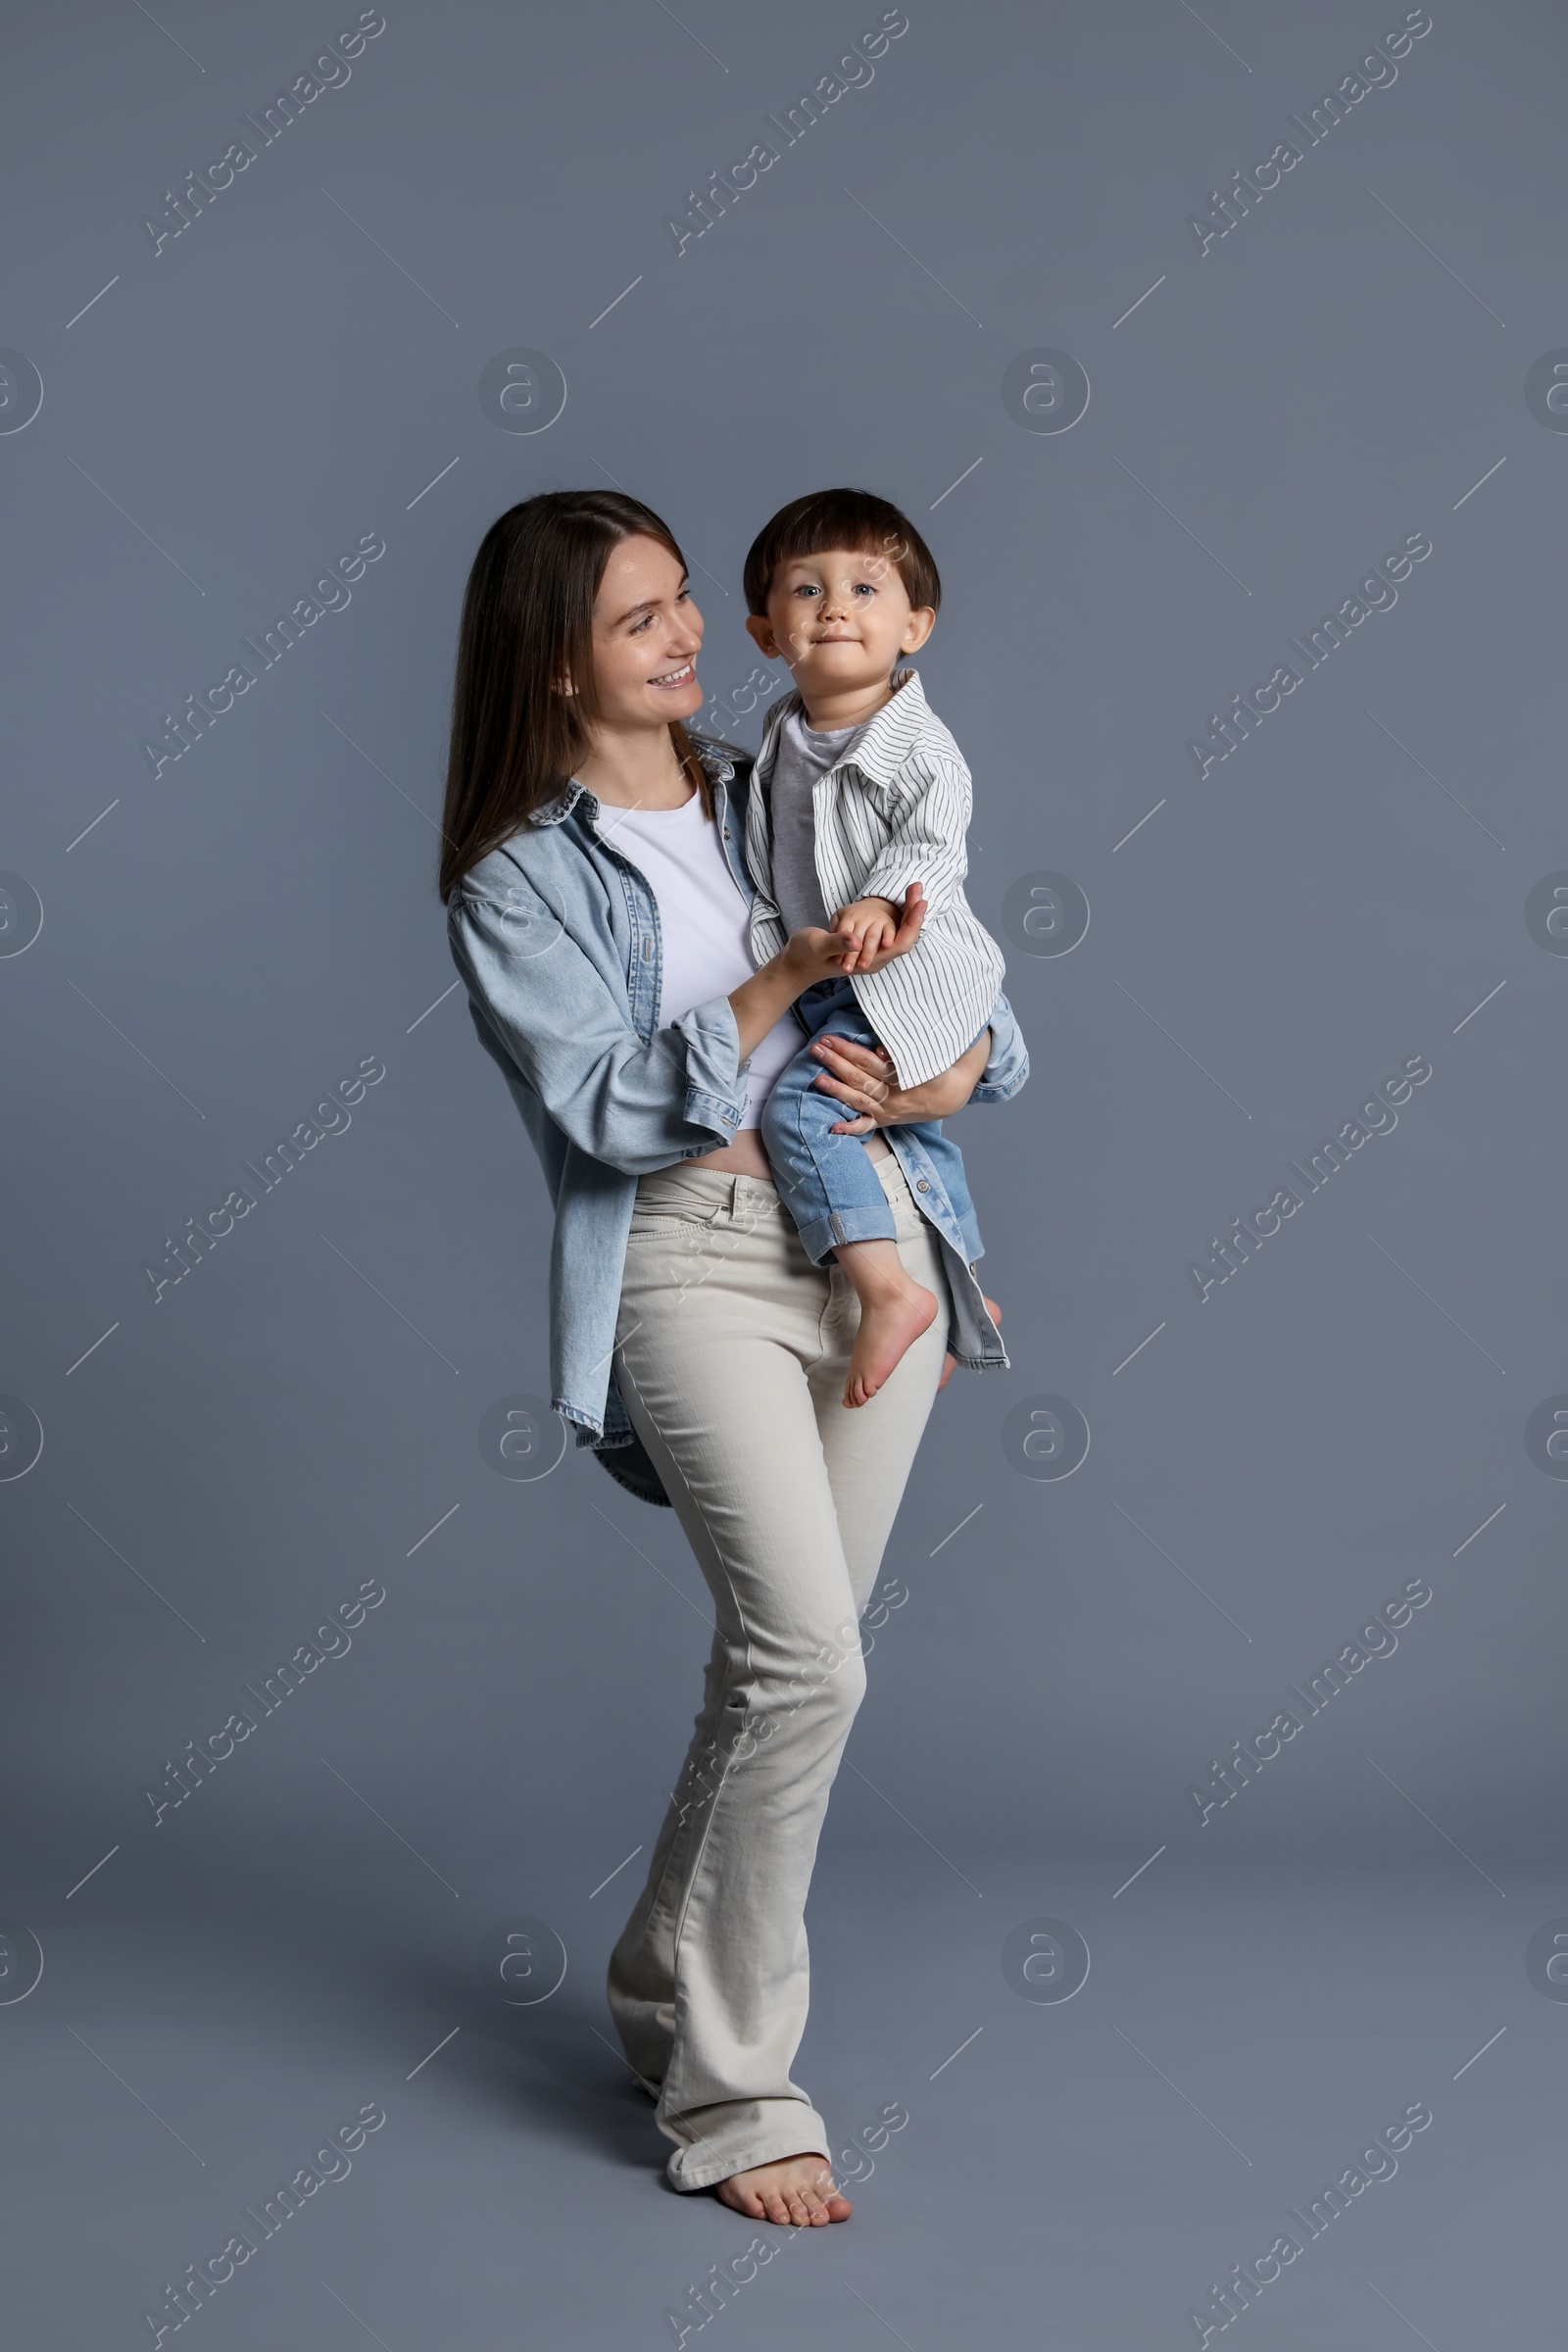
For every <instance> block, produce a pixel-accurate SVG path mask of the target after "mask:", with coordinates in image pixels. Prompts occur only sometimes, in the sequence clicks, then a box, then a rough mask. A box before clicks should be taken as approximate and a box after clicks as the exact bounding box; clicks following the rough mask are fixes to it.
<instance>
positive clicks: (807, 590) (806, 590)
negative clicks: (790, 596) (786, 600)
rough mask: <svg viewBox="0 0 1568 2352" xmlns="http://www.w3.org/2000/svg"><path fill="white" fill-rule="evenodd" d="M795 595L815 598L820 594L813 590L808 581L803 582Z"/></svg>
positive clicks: (818, 591) (817, 590)
mask: <svg viewBox="0 0 1568 2352" xmlns="http://www.w3.org/2000/svg"><path fill="white" fill-rule="evenodd" d="M795 593H796V595H797V596H817V595H819V594H820V593H821V592H820V590H819V589H816V588H813V587H812V585H811V583H810V581H809V580H803V581H802V582H801V584H800V586H799V587H798V588H797V589H796V591H795Z"/></svg>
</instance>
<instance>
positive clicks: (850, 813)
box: [746, 669, 1004, 1086]
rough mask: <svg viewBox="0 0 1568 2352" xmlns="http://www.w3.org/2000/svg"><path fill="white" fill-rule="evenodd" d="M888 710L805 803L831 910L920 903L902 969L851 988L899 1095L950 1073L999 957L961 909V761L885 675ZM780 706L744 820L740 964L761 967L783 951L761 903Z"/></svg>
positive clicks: (933, 722) (981, 1017)
mask: <svg viewBox="0 0 1568 2352" xmlns="http://www.w3.org/2000/svg"><path fill="white" fill-rule="evenodd" d="M893 689H894V692H893V699H892V701H891V702H889V703H885V704H884V705H883V707H882V709H881V710H880V711H876V712H875V713H874V714H873V716H872V717H870V718H868V719H867V720H866V722H865V724H864V726H863V727H861V728H860V729H858V732H857V733H856V734H855V735H853V736H852V737H851V738H850V741H849V742H848V743H847V744H846V745H845V747H844V750H843V751H842V753H841V754H840V756H839V758H838V760H836V761H835V763H834V765H833V766H832V767H830V768H829V769H828V770H827V772H826V773H825V774H824V775H822V776H819V777H818V779H817V782H816V787H815V791H814V793H813V796H812V799H813V806H814V812H815V820H816V871H817V878H818V880H819V881H820V883H821V885H822V903H823V905H824V906H825V907H828V908H829V909H830V910H832V909H835V908H837V907H848V906H850V905H851V904H852V903H853V902H854V901H855V900H856V899H867V898H871V899H891V900H893V901H894V903H895V904H896V905H897V904H900V903H902V901H903V899H904V896H905V893H906V891H907V889H908V887H909V884H910V883H911V882H918V883H919V884H920V885H921V886H922V888H923V889H924V891H925V897H926V913H925V924H924V928H923V929H922V931H921V933H920V937H919V939H918V940H917V942H916V943H915V945H914V947H912V948H911V949H910V951H909V953H908V955H907V956H895V957H894V959H893V961H892V962H891V963H888V964H885V965H884V966H883V968H882V970H881V971H879V972H857V973H855V974H854V975H853V976H852V978H851V981H850V986H851V987H852V988H853V989H854V991H855V995H856V999H857V1001H858V1005H859V1006H860V1009H861V1011H862V1012H863V1013H864V1015H865V1017H866V1020H867V1021H868V1022H869V1024H870V1026H871V1028H872V1029H873V1030H874V1031H875V1033H876V1035H877V1037H878V1038H879V1039H880V1040H881V1042H882V1044H883V1045H884V1046H886V1048H887V1050H888V1052H889V1053H890V1054H892V1056H893V1060H894V1065H895V1067H896V1068H897V1070H898V1073H899V1081H900V1084H901V1085H903V1086H920V1085H922V1084H924V1082H925V1081H926V1080H927V1079H928V1078H935V1077H936V1076H938V1074H939V1073H940V1072H941V1071H943V1070H947V1069H951V1068H952V1066H953V1064H954V1063H955V1062H956V1060H957V1059H958V1056H959V1055H960V1054H962V1053H964V1052H965V1051H966V1050H967V1048H968V1047H970V1046H971V1045H973V1043H974V1041H975V1039H976V1038H977V1037H978V1036H979V1034H980V1032H981V1030H982V1029H984V1028H985V1026H986V1024H987V1022H988V1021H989V1020H990V1018H991V1014H992V1012H993V1010H994V1009H995V1007H996V1002H997V997H998V995H999V993H1000V991H1001V988H1002V977H1003V970H1004V964H1003V958H1002V951H1001V949H1000V948H999V947H998V946H997V943H996V941H995V940H994V939H993V938H992V937H991V934H990V933H989V932H988V931H987V930H986V929H985V926H984V925H983V924H982V923H981V922H980V921H979V920H978V919H977V917H976V916H975V915H974V914H973V913H972V912H971V910H970V907H969V903H968V901H967V900H966V899H965V897H964V895H963V877H964V874H965V873H966V871H967V870H968V855H967V851H966V849H965V846H964V834H965V831H966V829H967V826H968V822H969V809H970V804H971V798H972V793H971V787H970V782H969V770H968V768H967V766H966V765H965V763H964V759H963V755H962V753H961V752H960V751H959V749H958V747H957V745H956V743H955V742H954V740H953V737H952V736H951V735H950V734H949V733H948V730H947V728H946V727H945V726H944V725H943V724H942V721H941V720H940V719H939V718H938V717H937V715H936V713H935V712H934V711H932V709H931V707H930V705H929V704H928V703H927V701H926V699H925V694H924V691H923V690H922V688H921V685H920V679H919V674H918V672H917V671H915V670H912V669H900V670H895V671H894V673H893ZM802 707H803V706H802V704H801V698H800V696H799V695H797V694H787V695H785V696H784V698H783V700H782V701H780V702H777V703H775V704H774V705H773V706H772V708H771V710H770V711H768V713H767V720H766V724H765V725H764V727H763V730H762V748H761V750H760V752H759V753H758V756H757V768H756V778H755V781H756V786H757V789H756V790H754V791H753V793H752V794H751V803H750V809H749V810H748V814H747V820H746V861H747V864H748V865H749V867H750V869H751V875H752V880H753V881H754V882H755V883H756V885H757V899H756V901H755V904H754V906H753V908H752V953H753V955H754V956H756V958H757V960H758V962H759V963H765V962H766V960H767V958H768V957H769V956H775V955H777V953H778V951H779V950H780V949H781V948H782V947H783V945H784V940H785V931H784V924H783V921H782V919H781V917H780V914H779V910H778V905H777V902H776V901H775V899H774V898H773V896H772V868H771V859H770V855H769V820H768V803H769V787H770V784H771V781H772V772H773V762H774V759H775V756H776V753H777V747H778V734H779V728H780V726H781V725H782V723H783V718H784V713H785V711H788V710H790V709H795V710H799V709H801V708H802Z"/></svg>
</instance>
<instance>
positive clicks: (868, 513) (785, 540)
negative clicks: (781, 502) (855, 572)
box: [744, 490, 942, 613]
mask: <svg viewBox="0 0 1568 2352" xmlns="http://www.w3.org/2000/svg"><path fill="white" fill-rule="evenodd" d="M836 547H842V548H852V549H854V550H855V551H856V553H857V554H859V555H867V556H885V557H886V558H887V561H888V562H889V563H890V564H893V565H895V566H896V568H897V570H898V574H899V577H900V579H901V580H902V581H903V582H904V587H905V593H906V594H907V597H908V599H909V602H910V604H911V605H912V606H914V607H915V608H916V609H917V610H918V608H919V607H920V606H922V605H928V606H929V607H930V608H931V611H932V612H933V613H935V612H936V611H938V609H939V608H940V606H941V603H942V580H941V576H940V574H939V573H938V571H937V567H936V564H935V563H934V562H933V560H932V555H931V550H930V549H929V548H928V547H927V545H926V543H925V541H924V540H923V539H922V538H921V536H920V534H919V532H918V531H917V530H916V529H915V527H914V525H913V523H912V522H910V521H909V519H908V517H907V515H901V514H900V513H899V510H898V508H897V507H895V506H892V505H890V504H889V502H888V500H887V499H885V498H878V497H876V496H875V495H874V493H873V492H871V491H869V490H813V491H812V492H811V493H810V495H809V497H808V498H792V499H791V501H790V503H789V505H788V506H787V507H780V509H779V511H778V513H777V514H776V515H774V517H773V519H772V521H771V522H768V523H764V524H763V526H762V528H761V530H760V531H759V532H758V534H757V537H756V538H755V539H754V540H753V541H752V546H751V553H750V554H749V555H748V556H747V559H746V571H745V574H744V580H745V588H746V605H747V610H748V611H749V612H752V613H765V612H766V611H767V600H768V596H769V594H770V592H771V590H772V586H773V582H774V580H775V578H776V577H777V575H778V570H779V566H780V564H789V563H793V561H794V560H795V558H796V557H797V556H820V555H825V554H826V553H827V551H828V550H829V549H830V548H836Z"/></svg>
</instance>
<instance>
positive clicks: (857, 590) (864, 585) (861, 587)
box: [851, 580, 876, 596]
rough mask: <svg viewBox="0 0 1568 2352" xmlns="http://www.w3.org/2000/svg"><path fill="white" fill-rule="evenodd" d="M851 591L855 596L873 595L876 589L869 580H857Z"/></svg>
mask: <svg viewBox="0 0 1568 2352" xmlns="http://www.w3.org/2000/svg"><path fill="white" fill-rule="evenodd" d="M851 593H852V594H853V595H855V596H875V594H876V590H875V588H874V587H873V586H872V585H871V582H870V581H869V580H857V581H856V583H855V586H854V589H853V590H852V591H851Z"/></svg>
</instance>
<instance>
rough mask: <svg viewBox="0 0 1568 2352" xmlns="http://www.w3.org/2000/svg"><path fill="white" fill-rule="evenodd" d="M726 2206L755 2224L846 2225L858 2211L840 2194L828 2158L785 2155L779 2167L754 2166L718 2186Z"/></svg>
mask: <svg viewBox="0 0 1568 2352" xmlns="http://www.w3.org/2000/svg"><path fill="white" fill-rule="evenodd" d="M718 2194H719V2196H720V2197H721V2198H722V2199H723V2201H724V2203H725V2204H726V2205H732V2206H733V2207H734V2208H735V2211H736V2212H737V2213H744V2214H745V2216H746V2218H747V2220H748V2221H752V2222H793V2223H794V2225H795V2227H796V2229H802V2228H804V2227H805V2225H806V2224H807V2223H810V2224H812V2226H813V2227H817V2226H820V2225H821V2224H823V2223H825V2222H847V2221H848V2220H849V2218H850V2215H851V2214H852V2213H853V2212H854V2210H855V2208H854V2207H853V2205H852V2204H851V2203H850V2200H849V2198H848V2197H845V2196H841V2195H840V2194H839V2190H838V2185H837V2183H836V2182H835V2180H834V2179H833V2175H832V2173H831V2171H830V2170H829V2167H828V2161H827V2158H826V2157H825V2156H785V2157H783V2158H781V2159H780V2161H779V2162H778V2163H777V2164H759V2165H754V2166H753V2168H752V2170H751V2171H750V2172H749V2173H732V2174H731V2175H730V2177H729V2179H728V2180H721V2181H720V2182H719V2183H718Z"/></svg>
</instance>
